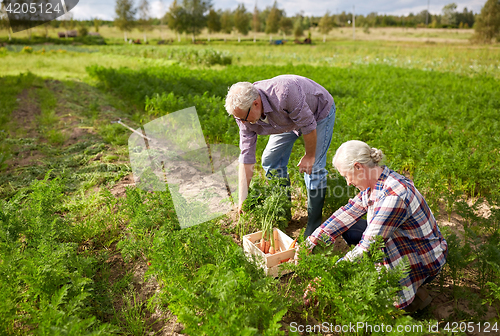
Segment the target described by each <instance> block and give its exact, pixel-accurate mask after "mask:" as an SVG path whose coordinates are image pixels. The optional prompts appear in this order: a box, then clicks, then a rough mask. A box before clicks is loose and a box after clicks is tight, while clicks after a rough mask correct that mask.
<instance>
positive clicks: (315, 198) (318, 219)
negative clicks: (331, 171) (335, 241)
mask: <svg viewBox="0 0 500 336" xmlns="http://www.w3.org/2000/svg"><path fill="white" fill-rule="evenodd" d="M325 196H326V188H324V189H316V190H307V227H306V230H305V231H304V238H307V237H309V236H310V235H311V234H312V233H313V232H314V230H316V229H317V228H318V227H319V226H320V225H321V224H323V205H324V204H325Z"/></svg>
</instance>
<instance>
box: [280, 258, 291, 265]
mask: <svg viewBox="0 0 500 336" xmlns="http://www.w3.org/2000/svg"><path fill="white" fill-rule="evenodd" d="M288 260H290V258H286V259H283V260H281V261H280V262H279V263H280V264H282V263H286V262H287V261H288Z"/></svg>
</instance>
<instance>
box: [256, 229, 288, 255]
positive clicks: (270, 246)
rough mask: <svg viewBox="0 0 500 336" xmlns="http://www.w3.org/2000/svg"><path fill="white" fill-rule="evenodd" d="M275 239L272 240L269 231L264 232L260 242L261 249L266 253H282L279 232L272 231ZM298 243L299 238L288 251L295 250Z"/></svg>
mask: <svg viewBox="0 0 500 336" xmlns="http://www.w3.org/2000/svg"><path fill="white" fill-rule="evenodd" d="M272 232H273V234H272V235H273V239H272V240H271V239H270V237H271V233H270V232H268V231H263V232H262V238H261V240H260V244H259V249H260V250H261V251H262V252H264V253H266V254H267V253H270V254H275V253H276V252H281V248H280V243H279V233H278V230H272ZM296 242H297V238H295V240H294V241H293V242H292V243H291V244H290V247H288V250H290V249H293V248H294V247H295V243H296Z"/></svg>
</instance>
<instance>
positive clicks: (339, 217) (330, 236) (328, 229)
mask: <svg viewBox="0 0 500 336" xmlns="http://www.w3.org/2000/svg"><path fill="white" fill-rule="evenodd" d="M366 211H367V208H366V207H364V206H363V203H362V201H361V193H359V194H358V195H357V196H356V197H355V198H353V199H350V200H349V203H347V204H346V205H344V206H343V207H341V208H340V209H338V210H337V211H335V212H334V213H333V215H332V216H331V217H330V218H328V219H327V220H326V221H325V222H324V223H323V224H321V226H320V227H319V228H317V229H316V230H315V231H314V232H313V233H312V235H310V236H309V237H307V239H306V246H308V247H310V248H312V247H314V246H316V245H317V244H318V242H319V240H322V241H323V242H328V241H332V240H335V239H336V238H337V237H338V236H340V235H341V234H342V233H344V232H346V231H347V230H348V229H349V228H350V227H351V226H353V224H354V223H356V222H357V221H358V220H359V219H360V218H361V217H362V216H363V215H364V214H366Z"/></svg>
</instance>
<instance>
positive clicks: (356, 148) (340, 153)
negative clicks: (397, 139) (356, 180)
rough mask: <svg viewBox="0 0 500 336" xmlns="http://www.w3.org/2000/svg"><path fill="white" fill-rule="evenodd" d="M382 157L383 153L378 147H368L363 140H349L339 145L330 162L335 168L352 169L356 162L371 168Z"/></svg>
mask: <svg viewBox="0 0 500 336" xmlns="http://www.w3.org/2000/svg"><path fill="white" fill-rule="evenodd" d="M383 159H384V153H382V151H381V150H380V149H377V148H373V147H370V146H368V145H367V144H366V143H365V142H363V141H359V140H350V141H347V142H344V143H343V144H342V145H340V147H339V148H338V149H337V152H336V153H335V156H334V157H333V161H332V163H333V165H334V166H335V167H336V168H337V170H338V168H339V167H343V168H345V169H347V170H352V169H353V168H354V164H355V163H356V162H359V163H361V164H363V165H366V166H368V167H369V168H373V167H375V166H378V165H379V162H381V161H382V160H383Z"/></svg>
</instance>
